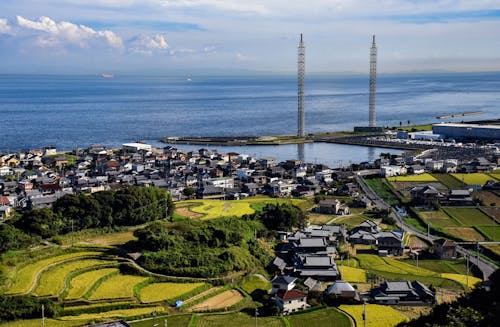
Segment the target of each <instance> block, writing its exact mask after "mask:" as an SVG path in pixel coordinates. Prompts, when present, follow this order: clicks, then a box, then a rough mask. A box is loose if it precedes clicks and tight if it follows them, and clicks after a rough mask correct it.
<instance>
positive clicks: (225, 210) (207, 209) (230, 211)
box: [177, 197, 308, 220]
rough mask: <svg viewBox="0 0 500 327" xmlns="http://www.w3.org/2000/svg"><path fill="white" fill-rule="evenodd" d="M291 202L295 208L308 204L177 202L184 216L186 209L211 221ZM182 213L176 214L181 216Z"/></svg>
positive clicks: (299, 201)
mask: <svg viewBox="0 0 500 327" xmlns="http://www.w3.org/2000/svg"><path fill="white" fill-rule="evenodd" d="M285 201H286V202H291V203H292V204H294V205H297V206H301V207H302V206H304V205H306V204H307V203H308V202H307V201H306V200H302V199H291V200H289V199H274V198H264V197H257V198H248V199H242V200H227V201H221V200H187V201H182V202H179V204H180V205H181V208H182V212H184V215H185V216H189V215H187V214H186V212H185V211H186V209H187V210H189V211H190V212H194V213H195V214H198V215H201V216H200V217H201V219H204V220H206V219H213V218H219V217H229V216H235V217H241V216H243V215H248V214H253V213H254V212H255V209H259V208H261V207H263V206H264V205H265V204H267V203H283V202H285ZM182 212H177V213H178V214H181V215H182Z"/></svg>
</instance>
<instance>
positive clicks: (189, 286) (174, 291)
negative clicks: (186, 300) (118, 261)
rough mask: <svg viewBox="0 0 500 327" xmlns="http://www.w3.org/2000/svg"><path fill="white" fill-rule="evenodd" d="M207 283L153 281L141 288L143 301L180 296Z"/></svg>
mask: <svg viewBox="0 0 500 327" xmlns="http://www.w3.org/2000/svg"><path fill="white" fill-rule="evenodd" d="M204 285H205V283H153V284H148V285H146V286H144V287H143V288H141V289H140V291H139V294H140V300H141V302H142V303H153V302H160V301H166V300H172V299H176V298H178V297H179V296H181V295H183V294H186V293H189V292H192V291H194V290H196V289H197V288H199V287H202V286H204Z"/></svg>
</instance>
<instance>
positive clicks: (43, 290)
mask: <svg viewBox="0 0 500 327" xmlns="http://www.w3.org/2000/svg"><path fill="white" fill-rule="evenodd" d="M106 264H109V261H106V260H99V259H84V260H76V261H69V262H64V263H61V264H58V265H56V266H54V267H52V268H49V269H47V270H45V271H44V272H43V273H42V274H41V275H40V278H39V280H38V283H37V286H36V287H35V289H34V290H33V292H31V294H33V295H35V296H56V295H58V294H59V293H60V292H61V291H62V290H63V289H64V286H65V285H64V281H65V278H66V277H67V276H68V275H69V274H70V273H72V272H74V271H78V270H81V269H85V268H89V267H93V266H99V265H101V266H102V265H106ZM96 268H97V267H96Z"/></svg>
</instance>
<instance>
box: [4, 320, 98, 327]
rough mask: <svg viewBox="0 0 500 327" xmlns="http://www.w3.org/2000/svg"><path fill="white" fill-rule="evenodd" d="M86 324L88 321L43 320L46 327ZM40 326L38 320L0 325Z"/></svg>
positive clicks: (69, 326) (10, 326) (9, 326)
mask: <svg viewBox="0 0 500 327" xmlns="http://www.w3.org/2000/svg"><path fill="white" fill-rule="evenodd" d="M88 323H89V321H88V320H74V321H63V320H58V319H45V326H47V327H77V326H85V325H87V324H88ZM41 325H42V324H41V320H40V319H27V320H15V321H9V322H4V323H0V326H2V327H20V326H21V327H40V326H41Z"/></svg>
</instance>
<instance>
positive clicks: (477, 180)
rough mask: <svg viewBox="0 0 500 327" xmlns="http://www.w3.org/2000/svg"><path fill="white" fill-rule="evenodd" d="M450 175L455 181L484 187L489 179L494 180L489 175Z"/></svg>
mask: <svg viewBox="0 0 500 327" xmlns="http://www.w3.org/2000/svg"><path fill="white" fill-rule="evenodd" d="M451 175H452V176H453V177H455V178H456V179H457V180H459V181H463V182H464V183H465V184H467V185H484V184H486V182H487V181H489V180H490V179H494V178H493V177H492V176H491V175H488V174H483V173H470V174H451ZM497 181H498V179H497Z"/></svg>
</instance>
